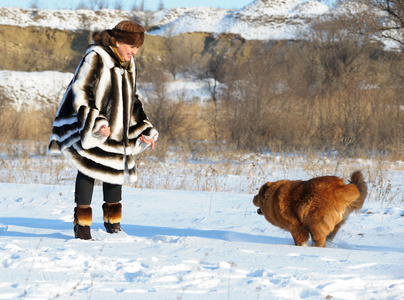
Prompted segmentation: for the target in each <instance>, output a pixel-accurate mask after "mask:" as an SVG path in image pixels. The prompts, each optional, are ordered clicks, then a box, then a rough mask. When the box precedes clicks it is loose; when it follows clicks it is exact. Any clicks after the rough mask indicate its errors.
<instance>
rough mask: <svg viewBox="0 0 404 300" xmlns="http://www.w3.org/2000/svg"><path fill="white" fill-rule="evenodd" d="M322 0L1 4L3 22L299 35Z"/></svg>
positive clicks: (323, 8) (155, 31)
mask: <svg viewBox="0 0 404 300" xmlns="http://www.w3.org/2000/svg"><path fill="white" fill-rule="evenodd" d="M329 10H330V8H329V7H328V6H326V5H324V4H321V3H320V2H318V1H307V2H302V1H300V0H256V1H254V2H252V3H251V4H249V5H247V6H245V7H243V8H242V9H240V10H226V9H217V8H209V7H197V8H176V9H165V10H160V11H155V12H150V11H147V12H142V11H120V10H105V9H103V10H99V11H91V10H76V11H73V10H38V9H28V10H22V9H17V8H5V7H3V8H0V15H1V19H0V24H2V25H15V26H20V27H27V26H36V27H50V28H55V29H62V30H70V31H75V30H88V31H95V30H101V29H104V28H111V27H113V26H114V25H115V24H116V23H117V22H119V21H120V20H122V19H136V20H138V21H140V22H141V23H142V24H143V25H145V26H146V27H147V28H150V29H152V30H149V34H152V35H159V36H167V35H178V34H181V33H189V32H207V33H211V34H214V35H220V34H222V33H230V34H236V35H240V36H241V37H243V38H245V39H249V40H251V39H259V40H274V39H298V38H299V36H300V33H301V32H302V31H304V30H305V29H307V26H308V23H309V21H310V20H311V19H312V18H314V17H318V16H321V15H323V14H325V13H327V12H329Z"/></svg>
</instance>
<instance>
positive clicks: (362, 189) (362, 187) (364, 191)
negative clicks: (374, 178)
mask: <svg viewBox="0 0 404 300" xmlns="http://www.w3.org/2000/svg"><path fill="white" fill-rule="evenodd" d="M349 182H350V183H352V184H354V185H356V187H357V188H358V190H359V194H360V195H359V197H358V198H357V199H356V200H355V201H354V202H353V203H352V208H353V209H354V210H356V211H358V210H360V209H361V208H362V205H363V202H364V201H365V198H366V196H367V195H368V186H367V185H366V182H365V179H364V178H363V175H362V172H361V171H355V172H353V173H352V174H351V180H350V181H349Z"/></svg>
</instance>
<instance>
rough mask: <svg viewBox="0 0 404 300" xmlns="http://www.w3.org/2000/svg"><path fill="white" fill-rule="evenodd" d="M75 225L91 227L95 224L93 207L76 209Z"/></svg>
mask: <svg viewBox="0 0 404 300" xmlns="http://www.w3.org/2000/svg"><path fill="white" fill-rule="evenodd" d="M73 223H74V225H81V226H91V224H92V223H93V213H92V209H91V207H87V208H79V207H75V208H74V222H73Z"/></svg>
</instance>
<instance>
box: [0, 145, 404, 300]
mask: <svg viewBox="0 0 404 300" xmlns="http://www.w3.org/2000/svg"><path fill="white" fill-rule="evenodd" d="M170 155H175V154H172V153H171V154H170ZM170 157H171V156H170ZM278 158H279V157H278ZM33 159H35V160H38V163H40V162H41V161H42V164H43V165H44V166H45V165H46V167H45V168H46V170H50V169H52V165H50V166H48V163H49V161H51V162H52V159H53V160H54V163H53V164H54V168H58V165H57V164H56V161H57V159H55V158H52V157H48V158H44V157H34V158H33ZM7 160H12V159H11V158H8V156H7V155H3V156H2V161H3V162H6V161H7ZM172 160H173V158H172V157H171V158H170V159H168V160H167V161H172ZM249 160H250V162H249ZM253 160H254V159H251V158H250V159H249V158H248V156H246V157H245V158H240V161H239V162H237V161H235V162H234V164H235V166H234V167H235V168H234V169H239V168H240V166H242V165H240V164H247V165H248V164H250V163H251V161H253ZM324 160H325V161H324V163H328V164H333V162H332V160H331V158H327V159H324ZM26 163H27V162H26ZM152 163H156V164H158V163H157V162H152V161H147V160H146V159H144V160H143V162H142V164H140V178H144V180H150V179H148V176H151V174H147V173H149V172H150V171H149V168H150V164H152ZM203 163H205V164H207V165H209V164H210V163H211V162H209V161H205V162H202V163H201V164H203ZM219 163H220V162H216V164H219ZM255 163H258V164H260V166H259V167H256V168H255V170H261V169H262V170H263V172H264V174H261V175H260V174H259V172H257V171H256V172H255V173H256V174H254V173H253V172H251V171H252V170H253V169H250V170H248V167H246V166H243V167H241V169H242V170H243V171H245V170H246V169H247V170H246V171H245V172H246V173H248V174H249V175H248V176H244V174H239V175H238V174H237V172H236V171H228V174H224V175H222V176H224V177H225V178H226V179H225V180H217V179H218V178H214V179H212V182H213V181H215V183H212V182H211V183H210V184H208V185H207V186H206V187H205V189H206V191H198V190H195V189H194V190H192V187H191V189H190V190H174V189H171V190H169V189H166V190H162V189H158V188H152V187H153V185H152V184H150V187H145V184H144V181H143V183H142V182H140V183H138V184H137V185H136V186H124V189H123V201H122V205H123V219H122V223H121V224H122V227H123V230H124V232H121V233H118V234H113V235H111V234H108V233H106V232H105V229H104V228H103V220H102V209H101V205H102V203H103V202H102V188H101V187H100V186H96V188H95V191H94V198H93V199H94V200H93V203H92V207H93V225H92V227H91V228H92V236H93V238H94V240H92V241H84V240H76V239H74V235H73V224H72V221H73V208H74V203H73V199H74V180H73V178H74V174H75V172H74V171H72V170H71V169H69V168H66V170H65V171H66V175H67V176H64V175H62V177H69V179H68V180H64V181H63V182H64V183H63V184H60V183H58V184H38V183H30V182H31V181H32V182H34V180H39V181H41V179H38V178H39V177H40V176H37V175H33V174H35V172H36V170H35V168H38V166H37V165H36V164H34V163H32V162H31V163H29V162H28V165H31V169H30V168H28V169H29V170H28V172H32V175H31V176H30V175H29V173H24V175H23V176H24V177H25V178H26V179H25V180H24V179H23V178H19V174H22V171H21V170H19V168H17V167H16V168H14V169H11V170H10V171H9V172H11V174H9V175H7V174H2V182H5V181H6V180H5V179H4V178H12V179H13V180H11V182H19V181H21V182H26V183H0V190H1V191H2V193H1V195H0V211H1V213H0V299H17V298H24V299H56V298H60V299H68V298H74V299H90V298H93V299H101V300H102V299H111V298H112V297H113V299H326V298H327V299H402V295H403V293H404V271H403V270H404V206H403V204H404V193H403V191H404V190H403V187H404V182H403V178H404V169H403V162H396V163H387V162H386V165H385V171H380V170H379V169H376V168H380V165H379V162H377V161H372V160H355V161H354V162H344V163H343V165H341V164H339V166H340V168H341V169H345V168H351V167H359V166H361V167H362V169H366V168H367V171H366V172H364V174H365V177H366V180H367V183H368V187H369V197H368V198H367V199H366V201H365V204H364V206H363V208H362V209H361V211H360V212H359V213H357V214H355V213H353V214H351V216H350V217H349V218H348V220H347V222H346V223H345V224H344V226H343V227H342V229H341V230H340V231H339V233H338V234H337V236H336V237H335V239H334V241H333V242H329V243H327V244H326V247H325V248H317V247H311V246H308V247H297V246H294V244H293V239H292V237H291V235H290V233H288V232H286V231H283V230H281V229H279V228H277V227H274V226H272V225H271V224H269V223H268V222H267V221H266V220H265V219H264V218H263V217H262V216H260V215H258V214H257V213H256V207H255V206H254V205H253V204H252V198H253V196H254V194H255V193H256V191H257V190H258V188H259V186H260V185H261V184H263V183H264V182H265V181H266V180H272V181H274V180H278V179H281V178H287V179H307V178H310V177H311V176H312V175H311V173H313V172H314V170H312V169H309V168H307V165H309V164H310V162H308V161H305V160H304V159H303V160H301V161H300V163H291V162H289V164H288V166H287V167H285V165H284V164H285V162H283V161H282V160H281V159H277V158H276V157H272V155H269V156H268V155H267V156H266V158H265V157H262V158H261V159H260V160H255ZM163 164H167V165H168V162H165V163H163ZM190 164H198V162H197V161H193V162H192V161H191V162H190ZM34 166H35V167H34ZM205 167H206V168H207V166H205ZM156 168H157V169H159V170H160V171H159V174H161V175H154V177H155V178H154V180H155V182H157V183H158V182H159V178H157V177H158V176H161V179H162V180H164V176H165V175H164V172H161V170H166V169H168V168H172V166H170V165H168V166H167V167H164V166H157V167H156ZM215 168H217V169H219V166H217V165H216V166H215ZM331 168H332V167H331ZM373 168H374V169H373ZM26 171H27V170H25V172H26ZM184 171H185V172H186V173H187V174H188V175H187V179H186V180H188V181H194V180H198V177H197V176H194V174H190V173H189V172H188V170H184V166H182V167H181V166H180V165H178V166H177V169H172V170H171V171H170V174H171V175H170V176H171V177H176V176H178V177H179V176H181V174H182V173H183V172H184ZM46 172H47V171H44V174H43V175H44V177H43V178H45V177H46V176H45V175H46V174H45V173H46ZM176 174H177V175H176ZM210 176H213V175H212V174H211V175H210ZM255 176H256V177H255ZM348 176H349V173H347V174H344V176H343V177H345V178H347V177H348ZM258 177H260V179H259V180H258ZM261 177H263V178H261ZM34 178H36V179H34ZM264 178H265V179H264ZM42 180H44V179H42ZM181 180H182V179H181ZM199 180H201V178H199ZM27 181H28V182H27ZM241 182H242V183H241ZM248 184H249V185H250V186H249V187H248V190H249V191H251V192H243V191H238V189H237V188H240V187H241V186H246V185H248ZM160 186H162V185H160ZM190 186H193V187H194V185H192V184H191V185H190ZM221 190H225V192H221ZM228 190H230V191H228ZM235 191H237V192H235Z"/></svg>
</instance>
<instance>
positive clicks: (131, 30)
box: [93, 21, 145, 48]
mask: <svg viewBox="0 0 404 300" xmlns="http://www.w3.org/2000/svg"><path fill="white" fill-rule="evenodd" d="M144 32H145V30H144V28H143V27H142V26H140V25H139V24H137V23H135V22H132V21H121V22H119V23H118V24H117V25H116V26H115V27H114V28H113V29H112V30H104V31H103V32H101V33H95V34H94V36H93V37H94V42H95V43H97V44H102V45H104V46H116V42H117V41H118V42H121V43H125V44H128V45H133V46H135V47H138V48H139V47H140V46H142V45H143V42H144Z"/></svg>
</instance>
